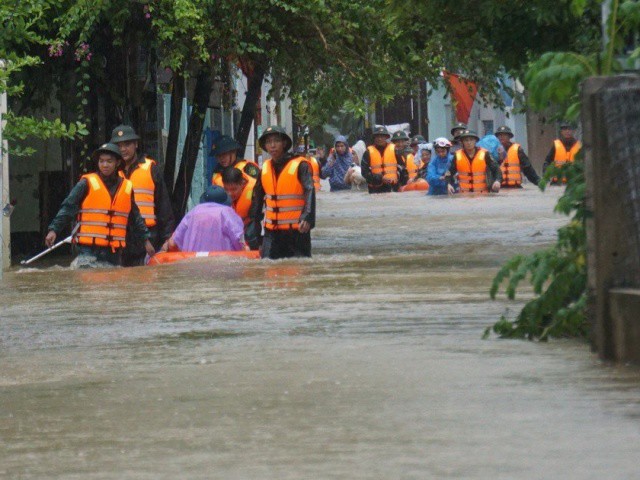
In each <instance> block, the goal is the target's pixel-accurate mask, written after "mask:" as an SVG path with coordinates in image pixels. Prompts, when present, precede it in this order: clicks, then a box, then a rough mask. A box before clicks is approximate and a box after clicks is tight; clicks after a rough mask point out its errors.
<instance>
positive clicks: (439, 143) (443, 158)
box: [427, 137, 455, 195]
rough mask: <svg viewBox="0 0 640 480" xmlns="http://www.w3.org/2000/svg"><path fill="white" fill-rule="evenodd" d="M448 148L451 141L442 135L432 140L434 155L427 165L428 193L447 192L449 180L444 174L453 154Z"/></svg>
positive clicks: (444, 193)
mask: <svg viewBox="0 0 640 480" xmlns="http://www.w3.org/2000/svg"><path fill="white" fill-rule="evenodd" d="M450 148H451V142H450V141H449V140H447V139H446V138H444V137H440V138H436V139H435V141H434V142H433V149H434V153H435V155H434V157H433V158H432V159H431V161H430V162H429V165H428V166H427V182H429V193H428V195H446V194H447V193H448V190H447V186H448V185H449V182H448V181H447V176H446V175H447V172H448V171H449V168H450V167H451V162H452V160H453V155H451V153H449V149H450ZM454 191H455V187H454Z"/></svg>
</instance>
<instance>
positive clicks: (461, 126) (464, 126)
mask: <svg viewBox="0 0 640 480" xmlns="http://www.w3.org/2000/svg"><path fill="white" fill-rule="evenodd" d="M466 129H467V124H466V123H462V122H458V123H456V124H455V125H454V126H453V127H452V128H451V136H453V132H455V131H456V130H466Z"/></svg>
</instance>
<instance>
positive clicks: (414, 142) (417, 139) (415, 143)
mask: <svg viewBox="0 0 640 480" xmlns="http://www.w3.org/2000/svg"><path fill="white" fill-rule="evenodd" d="M423 143H427V140H426V138H424V137H423V136H422V135H415V136H414V137H413V138H412V139H411V143H410V144H409V145H410V147H411V151H412V152H413V155H414V156H416V155H417V154H418V148H419V147H420V145H421V144H423Z"/></svg>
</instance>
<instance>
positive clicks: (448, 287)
mask: <svg viewBox="0 0 640 480" xmlns="http://www.w3.org/2000/svg"><path fill="white" fill-rule="evenodd" d="M558 196H559V190H558V189H552V190H550V191H548V192H546V193H544V194H543V193H540V192H539V191H537V189H535V188H533V187H528V188H526V189H524V190H521V191H514V192H503V193H500V194H499V195H492V196H487V197H477V198H446V197H445V198H434V197H426V196H424V195H421V194H420V193H418V192H410V193H406V194H390V195H380V196H369V195H367V194H366V193H364V192H349V193H338V194H330V193H325V192H321V193H320V194H319V197H318V217H319V218H318V222H317V223H318V224H317V228H316V229H315V230H314V232H313V252H314V256H313V258H312V259H306V260H286V261H277V262H273V261H255V260H254V261H250V260H228V259H227V260H225V259H219V258H218V259H215V258H211V259H196V260H194V261H190V262H186V263H181V264H173V265H163V266H156V267H141V268H134V269H100V270H71V269H69V268H67V266H68V261H67V262H66V263H64V262H62V264H63V265H64V266H47V267H46V268H45V267H44V264H40V265H38V264H36V267H39V268H29V269H20V268H18V267H14V269H13V270H11V271H9V272H6V273H5V276H4V279H3V280H2V281H1V282H0V286H1V290H0V305H1V310H0V478H2V479H14V478H15V479H40V478H42V479H214V478H215V479H278V480H282V479H429V478H450V479H537V480H538V479H608V480H610V479H637V478H640V466H639V464H638V458H639V455H640V370H639V369H637V368H634V367H629V366H612V365H608V364H603V363H601V362H599V361H598V360H597V358H596V357H595V356H594V355H593V354H592V353H591V352H590V351H589V347H588V346H587V345H586V344H584V343H581V342H576V341H567V340H563V341H559V340H555V341H551V342H550V343H548V344H536V343H528V342H522V341H506V340H499V339H496V338H491V339H489V340H482V339H481V336H482V333H483V330H484V328H485V327H487V326H488V325H490V324H492V323H493V322H494V321H496V320H497V319H498V318H499V316H500V315H502V314H507V315H512V316H513V315H515V313H516V312H517V310H518V306H519V305H521V303H513V302H508V301H506V300H505V299H504V298H502V299H500V300H498V301H492V300H490V299H489V295H488V292H489V286H490V282H491V279H492V278H493V275H494V274H495V272H496V271H497V268H498V267H499V266H500V265H501V264H502V263H503V262H504V261H505V260H506V259H507V258H509V257H510V256H512V255H514V254H517V253H528V252H532V251H534V250H535V249H537V248H540V247H545V246H549V245H551V244H552V243H553V241H554V238H555V232H556V229H557V228H558V227H559V226H561V225H562V224H564V223H566V221H567V219H566V217H563V216H557V215H555V214H553V212H552V210H553V206H554V205H555V202H556V200H557V198H558ZM523 293H524V295H525V297H526V295H527V291H526V290H525V291H524V292H523ZM525 297H523V298H525ZM520 301H522V299H521V300H520Z"/></svg>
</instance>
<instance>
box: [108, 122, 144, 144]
mask: <svg viewBox="0 0 640 480" xmlns="http://www.w3.org/2000/svg"><path fill="white" fill-rule="evenodd" d="M131 140H140V137H139V136H138V135H136V131H135V130H134V129H133V127H132V126H130V125H118V126H117V127H116V128H114V129H113V130H112V131H111V140H109V141H110V142H111V143H120V142H128V141H131Z"/></svg>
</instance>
